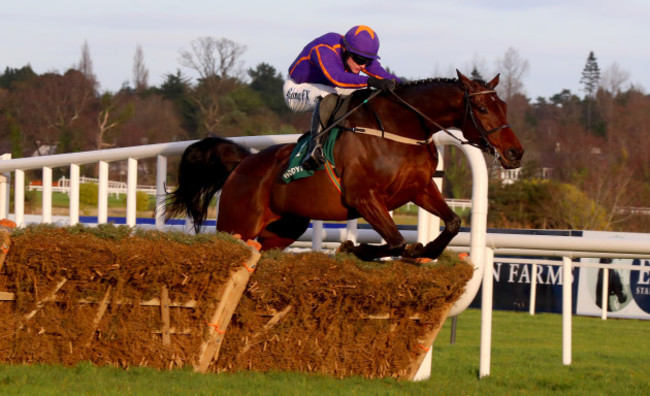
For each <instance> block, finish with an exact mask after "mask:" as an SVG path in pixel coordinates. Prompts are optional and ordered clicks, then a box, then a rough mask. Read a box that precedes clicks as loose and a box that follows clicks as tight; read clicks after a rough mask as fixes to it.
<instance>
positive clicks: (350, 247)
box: [336, 241, 354, 253]
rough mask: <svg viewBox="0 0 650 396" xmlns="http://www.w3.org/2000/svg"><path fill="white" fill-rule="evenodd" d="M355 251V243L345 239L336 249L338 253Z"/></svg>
mask: <svg viewBox="0 0 650 396" xmlns="http://www.w3.org/2000/svg"><path fill="white" fill-rule="evenodd" d="M352 252H354V243H352V241H345V242H343V243H342V244H340V245H339V248H338V249H336V253H352Z"/></svg>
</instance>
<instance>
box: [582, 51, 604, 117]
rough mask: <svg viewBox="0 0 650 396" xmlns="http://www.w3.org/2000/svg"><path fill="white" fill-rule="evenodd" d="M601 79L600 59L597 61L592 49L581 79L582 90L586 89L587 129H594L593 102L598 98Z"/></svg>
mask: <svg viewBox="0 0 650 396" xmlns="http://www.w3.org/2000/svg"><path fill="white" fill-rule="evenodd" d="M599 79H600V68H599V67H598V61H596V56H595V55H594V51H590V52H589V56H588V57H587V63H586V64H585V68H584V69H583V70H582V78H581V79H580V83H581V84H582V85H583V88H582V90H583V91H585V104H586V110H587V116H586V118H587V120H586V121H587V130H591V129H592V118H593V115H592V102H593V101H594V99H595V98H596V92H598V80H599Z"/></svg>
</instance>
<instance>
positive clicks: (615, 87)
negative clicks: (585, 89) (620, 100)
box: [600, 62, 630, 96]
mask: <svg viewBox="0 0 650 396" xmlns="http://www.w3.org/2000/svg"><path fill="white" fill-rule="evenodd" d="M629 80H630V72H629V71H627V70H623V69H621V67H620V66H619V64H618V63H616V62H614V63H612V64H611V65H610V66H609V67H608V68H606V69H605V70H604V71H603V74H602V76H601V78H600V87H601V88H603V89H605V90H607V91H609V92H610V93H611V94H612V95H614V96H616V95H618V94H619V93H620V92H621V90H622V89H623V85H625V83H627V82H628V81H629Z"/></svg>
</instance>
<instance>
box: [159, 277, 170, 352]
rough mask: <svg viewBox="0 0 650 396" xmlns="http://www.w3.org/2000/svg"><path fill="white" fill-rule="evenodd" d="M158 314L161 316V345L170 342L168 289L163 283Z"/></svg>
mask: <svg viewBox="0 0 650 396" xmlns="http://www.w3.org/2000/svg"><path fill="white" fill-rule="evenodd" d="M160 316H161V317H162V324H163V326H162V342H163V345H169V344H171V337H170V336H169V329H170V327H171V323H170V320H169V290H168V289H167V286H165V285H163V287H162V290H161V292H160Z"/></svg>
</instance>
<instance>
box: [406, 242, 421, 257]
mask: <svg viewBox="0 0 650 396" xmlns="http://www.w3.org/2000/svg"><path fill="white" fill-rule="evenodd" d="M423 250H424V246H423V245H422V244H421V243H419V242H418V243H415V244H412V245H406V247H405V248H404V251H403V252H402V257H404V258H418V257H420V256H421V255H422V251H423Z"/></svg>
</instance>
